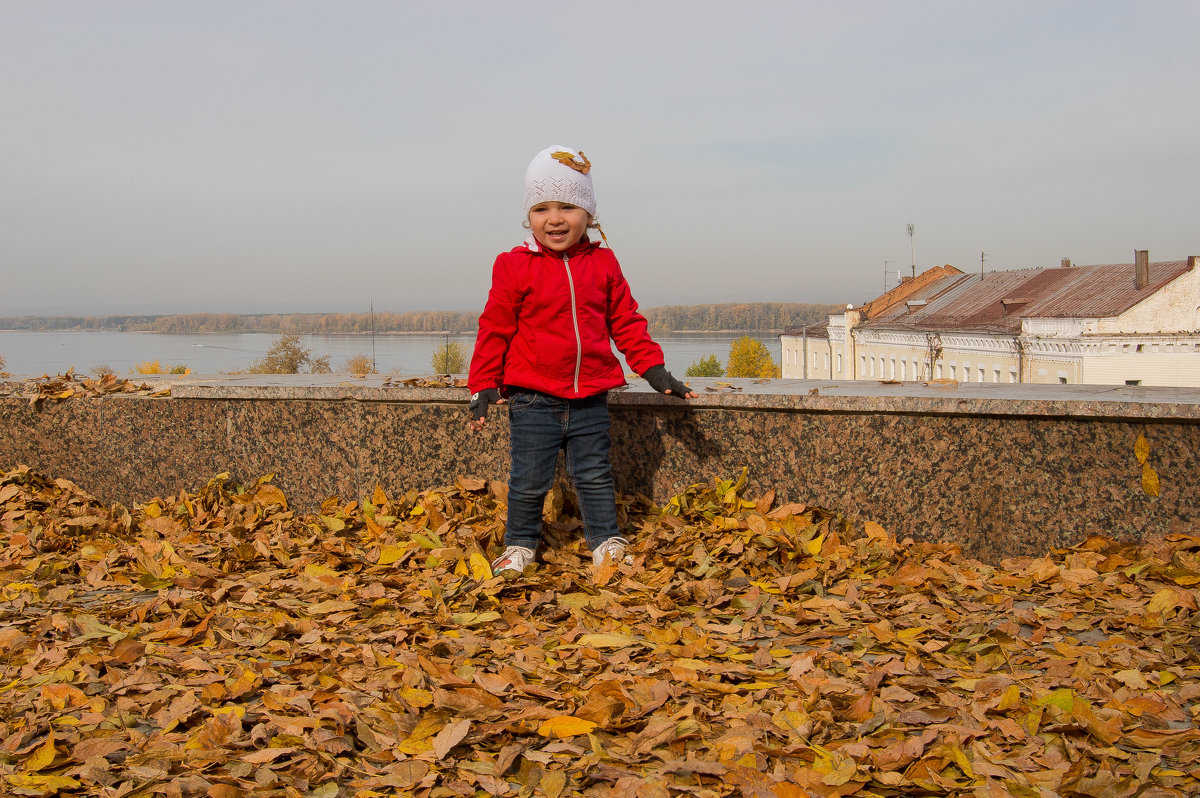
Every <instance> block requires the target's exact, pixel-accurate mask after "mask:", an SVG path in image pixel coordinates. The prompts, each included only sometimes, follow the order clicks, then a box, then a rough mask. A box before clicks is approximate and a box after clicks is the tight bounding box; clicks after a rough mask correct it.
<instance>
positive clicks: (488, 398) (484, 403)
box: [467, 388, 500, 420]
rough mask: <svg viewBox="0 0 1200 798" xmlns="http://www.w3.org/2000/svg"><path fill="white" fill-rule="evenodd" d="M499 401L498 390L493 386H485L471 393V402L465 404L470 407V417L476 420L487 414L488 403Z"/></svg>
mask: <svg viewBox="0 0 1200 798" xmlns="http://www.w3.org/2000/svg"><path fill="white" fill-rule="evenodd" d="M499 401H500V392H499V391H498V390H496V389H495V388H487V389H485V390H482V391H479V392H478V393H473V394H471V404H469V405H467V406H468V407H469V408H470V409H471V417H472V418H474V419H476V420H478V419H481V418H484V417H485V416H487V409H488V405H494V404H496V403H497V402H499Z"/></svg>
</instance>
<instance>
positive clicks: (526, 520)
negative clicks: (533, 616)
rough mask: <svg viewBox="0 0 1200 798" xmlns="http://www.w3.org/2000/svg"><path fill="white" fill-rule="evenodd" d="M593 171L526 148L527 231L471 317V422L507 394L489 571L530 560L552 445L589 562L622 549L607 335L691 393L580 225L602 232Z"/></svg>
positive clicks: (575, 160)
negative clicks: (562, 460) (506, 453)
mask: <svg viewBox="0 0 1200 798" xmlns="http://www.w3.org/2000/svg"><path fill="white" fill-rule="evenodd" d="M590 171H591V163H590V162H589V161H588V159H587V158H586V157H584V155H583V153H582V152H580V151H577V150H573V149H571V148H569V147H548V148H546V149H544V150H542V151H541V152H539V153H538V154H537V155H536V156H534V158H533V160H532V161H531V162H530V164H529V168H528V169H527V170H526V171H525V216H526V221H525V225H524V226H525V227H526V229H528V230H530V231H531V232H532V233H533V236H532V238H530V239H527V240H526V241H525V242H524V243H523V244H521V246H519V247H516V248H515V249H513V250H511V251H509V252H504V253H501V254H500V256H499V257H497V258H496V263H495V265H494V266H493V267H492V288H491V291H490V292H489V293H488V299H487V305H486V306H485V307H484V309H483V313H482V314H481V315H480V316H479V332H478V334H477V336H476V339H475V352H474V354H473V355H472V357H471V369H470V374H469V376H468V379H467V386H468V389H469V390H470V391H471V404H470V412H471V417H472V420H471V422H470V425H471V428H472V429H474V430H479V429H482V428H483V425H484V423H485V422H486V418H487V408H488V405H489V404H503V403H505V402H507V404H508V412H509V419H510V427H511V441H510V446H511V452H512V471H511V473H510V474H509V481H508V524H507V526H506V528H505V533H504V544H505V549H504V553H503V554H501V555H500V556H499V557H497V558H496V560H495V561H493V562H492V569H493V570H494V571H495V572H497V573H501V572H504V571H518V572H519V571H523V570H524V569H525V566H526V565H528V564H529V563H531V562H533V559H534V554H535V552H536V550H537V547H538V544H539V543H540V542H541V539H542V530H541V526H542V503H543V501H544V500H545V497H546V493H547V491H549V490H550V487H551V483H552V482H553V479H554V468H555V464H556V462H557V460H558V452H559V450H560V449H561V450H564V451H565V452H566V464H567V473H568V474H569V475H570V477H571V480H572V481H573V482H574V483H575V490H576V492H577V493H578V495H579V505H580V511H581V513H582V515H583V524H584V531H585V533H586V537H587V543H588V547H589V548H590V549H591V551H592V561H593V563H594V564H595V565H597V566H599V565H602V564H603V563H604V561H605V560H606V559H609V558H611V559H612V560H613V561H617V562H619V561H621V560H623V559H624V556H625V547H626V546H627V545H628V541H627V540H626V539H625V538H624V537H622V536H621V533H620V530H619V529H618V528H617V503H616V494H615V492H614V490H613V477H612V466H611V464H610V462H609V434H608V428H609V416H608V391H609V390H610V389H612V388H616V387H619V386H622V385H624V384H625V377H624V375H623V373H622V370H621V364H620V361H619V360H618V359H617V357H616V356H615V355H614V354H613V352H612V344H611V343H610V338H611V340H612V341H614V342H616V345H617V348H618V349H619V350H620V351H621V354H623V355H624V356H625V361H626V362H627V363H628V364H629V366H630V367H631V368H633V369H634V370H635V371H637V372H638V373H639V374H641V375H642V376H643V377H644V378H645V379H646V381H647V382H649V383H650V385H651V386H652V387H653V388H654V389H655V390H656V391H659V392H661V393H665V394H670V395H672V396H677V397H679V398H681V399H695V398H696V394H695V393H693V392H691V391H690V390H689V389H688V387H687V386H686V385H684V384H683V383H681V382H680V381H679V380H677V379H675V378H674V377H672V376H671V373H670V372H668V371H667V369H666V367H665V366H664V362H663V353H662V348H661V347H660V346H659V345H658V344H656V343H655V342H654V341H653V340H651V338H650V335H649V333H648V332H647V325H646V319H645V318H644V317H643V316H642V315H641V314H640V313H638V305H637V302H636V301H634V299H633V295H632V294H631V293H630V290H629V284H628V283H627V282H626V281H625V277H624V275H623V274H621V267H620V265H619V264H618V263H617V259H616V257H614V255H613V253H612V250H610V249H607V248H605V247H602V246H601V245H600V244H599V243H598V242H593V241H591V240H590V239H589V238H588V236H587V231H588V229H589V228H595V229H596V230H597V231H600V226H599V225H598V224H597V223H596V222H595V219H594V217H595V215H596V198H595V195H594V194H593V193H592V178H591V177H590V174H589V173H590ZM600 236H601V238H604V233H603V231H600Z"/></svg>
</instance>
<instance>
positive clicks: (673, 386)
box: [642, 365, 688, 399]
mask: <svg viewBox="0 0 1200 798" xmlns="http://www.w3.org/2000/svg"><path fill="white" fill-rule="evenodd" d="M642 376H643V377H645V379H646V382H648V383H650V387H651V388H653V389H654V390H656V391H658V392H659V393H666V392H667V391H670V392H671V396H678V397H679V398H680V399H687V395H688V387H687V386H686V385H684V384H683V383H682V382H680V381H679V380H677V379H675V378H674V377H672V376H671V372H669V371H667V367H666V366H661V365H660V366H651V367H650V368H648V369H646V373H645V374H643V375H642Z"/></svg>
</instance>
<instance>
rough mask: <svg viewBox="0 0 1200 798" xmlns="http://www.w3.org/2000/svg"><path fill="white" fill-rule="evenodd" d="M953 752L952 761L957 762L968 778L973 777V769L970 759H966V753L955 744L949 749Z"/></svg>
mask: <svg viewBox="0 0 1200 798" xmlns="http://www.w3.org/2000/svg"><path fill="white" fill-rule="evenodd" d="M951 750H952V751H953V752H954V761H955V762H956V763H957V764H958V767H959V769H960V770H961V771H962V772H963V773H965V774H966V775H967V777H968V778H972V779H973V778H975V769H974V768H972V767H971V761H970V760H969V759H967V754H966V752H964V751H963V750H962V748H959V747H958V746H957V745H956V746H953V747H952V749H951Z"/></svg>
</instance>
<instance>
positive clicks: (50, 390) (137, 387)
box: [0, 369, 171, 407]
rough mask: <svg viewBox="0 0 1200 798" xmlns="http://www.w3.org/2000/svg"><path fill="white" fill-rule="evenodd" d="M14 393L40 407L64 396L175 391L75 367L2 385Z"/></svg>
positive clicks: (0, 391)
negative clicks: (80, 371) (90, 373)
mask: <svg viewBox="0 0 1200 798" xmlns="http://www.w3.org/2000/svg"><path fill="white" fill-rule="evenodd" d="M5 393H11V394H14V395H20V396H26V397H28V398H29V404H31V405H33V406H34V407H37V406H39V405H41V404H42V403H43V402H45V401H46V400H51V401H55V402H61V401H63V400H64V399H75V398H80V397H97V396H108V395H110V394H115V393H130V394H138V395H142V396H170V394H171V391H170V389H169V388H165V387H158V388H156V387H152V386H150V385H148V384H146V383H144V382H143V383H137V382H134V381H133V380H128V379H123V378H120V377H117V376H116V375H115V374H104V375H102V376H100V377H96V378H95V379H93V378H91V377H88V376H79V375H77V374H76V373H75V370H74V369H71V370H70V371H68V372H67V373H66V374H58V375H55V376H53V377H51V376H49V375H46V374H43V375H42V376H41V377H38V378H37V379H33V380H24V381H22V382H11V383H7V384H5V385H0V395H4V394H5Z"/></svg>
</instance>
